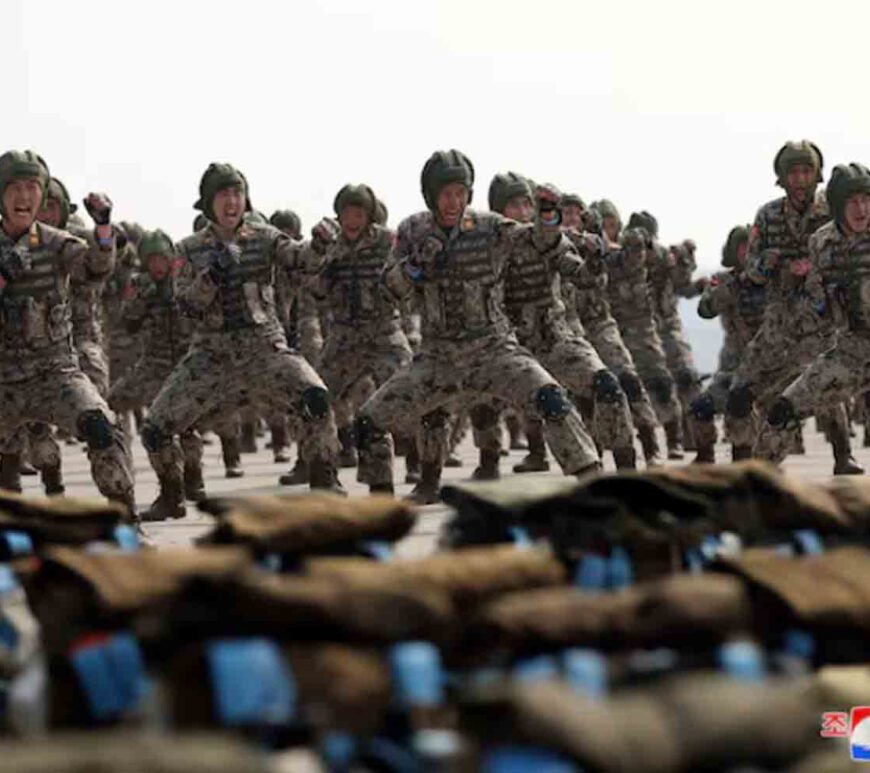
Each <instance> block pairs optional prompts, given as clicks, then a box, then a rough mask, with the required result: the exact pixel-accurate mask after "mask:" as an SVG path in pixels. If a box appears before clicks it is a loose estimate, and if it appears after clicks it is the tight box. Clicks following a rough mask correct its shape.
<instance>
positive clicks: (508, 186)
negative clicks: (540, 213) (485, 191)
mask: <svg viewBox="0 0 870 773" xmlns="http://www.w3.org/2000/svg"><path fill="white" fill-rule="evenodd" d="M514 196H527V197H528V198H529V200H530V201H531V199H532V186H531V185H530V184H529V180H528V178H526V177H523V175H521V174H517V173H516V172H500V173H499V174H497V175H495V177H493V178H492V181H491V182H490V184H489V196H488V199H489V208H490V209H491V210H492V211H493V212H498V213H499V214H501V215H503V214H504V210H505V207H507V204H508V202H509V201H510V200H511V199H512V198H514Z"/></svg>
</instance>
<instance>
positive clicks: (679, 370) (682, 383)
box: [659, 317, 701, 417]
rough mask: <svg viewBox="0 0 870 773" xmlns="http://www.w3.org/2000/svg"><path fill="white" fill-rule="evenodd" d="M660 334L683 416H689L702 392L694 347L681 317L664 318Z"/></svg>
mask: <svg viewBox="0 0 870 773" xmlns="http://www.w3.org/2000/svg"><path fill="white" fill-rule="evenodd" d="M659 335H660V336H661V339H662V348H663V349H664V352H665V360H666V362H667V364H668V370H670V372H671V375H672V376H673V377H674V383H675V384H676V387H677V396H678V398H679V400H680V404H681V406H682V412H683V416H684V417H688V416H689V415H690V411H691V405H692V403H693V402H694V401H695V400H696V399H697V398H698V397H699V395H700V394H701V377H700V376H699V375H698V370H697V369H696V368H695V358H694V356H693V355H692V347H691V345H690V344H689V342H688V341H687V340H686V336H685V333H684V332H683V326H682V323H681V322H680V319H679V317H677V318H676V319H667V320H663V322H662V324H661V326H660V327H659Z"/></svg>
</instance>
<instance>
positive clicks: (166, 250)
mask: <svg viewBox="0 0 870 773" xmlns="http://www.w3.org/2000/svg"><path fill="white" fill-rule="evenodd" d="M137 249H138V253H139V259H140V260H141V261H142V263H143V264H144V263H145V262H146V261H147V260H148V256H149V255H164V256H166V257H169V256H171V255H174V254H175V245H174V244H173V243H172V239H170V238H169V236H168V235H167V234H166V233H165V232H163V231H161V230H160V229H159V228H158V229H157V230H156V231H146V232H145V233H144V234H143V235H142V238H141V239H140V240H139V246H138V248H137Z"/></svg>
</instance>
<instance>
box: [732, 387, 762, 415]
mask: <svg viewBox="0 0 870 773" xmlns="http://www.w3.org/2000/svg"><path fill="white" fill-rule="evenodd" d="M754 402H755V397H754V396H753V394H752V388H751V387H749V386H740V387H737V388H736V389H732V390H730V391H729V392H728V402H727V403H726V405H725V413H726V414H727V415H728V416H731V417H733V418H735V419H745V418H746V417H747V416H749V414H750V413H752V403H754Z"/></svg>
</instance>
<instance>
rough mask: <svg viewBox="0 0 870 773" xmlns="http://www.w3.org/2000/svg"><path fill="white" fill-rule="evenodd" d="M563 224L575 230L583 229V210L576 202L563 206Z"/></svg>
mask: <svg viewBox="0 0 870 773" xmlns="http://www.w3.org/2000/svg"><path fill="white" fill-rule="evenodd" d="M562 225H563V226H564V227H565V228H570V229H573V230H574V231H582V230H583V210H582V208H580V207H578V206H577V205H576V204H566V205H565V206H564V207H562Z"/></svg>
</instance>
